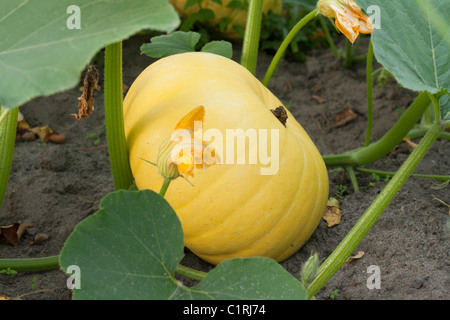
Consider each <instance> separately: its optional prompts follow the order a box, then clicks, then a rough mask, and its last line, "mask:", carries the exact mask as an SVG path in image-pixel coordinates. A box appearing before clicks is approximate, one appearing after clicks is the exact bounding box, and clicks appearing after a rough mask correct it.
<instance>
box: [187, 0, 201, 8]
mask: <svg viewBox="0 0 450 320" xmlns="http://www.w3.org/2000/svg"><path fill="white" fill-rule="evenodd" d="M202 2H203V0H187V1H186V4H185V5H184V10H186V9H188V8H190V7H193V6H195V5H196V4H201V3H202Z"/></svg>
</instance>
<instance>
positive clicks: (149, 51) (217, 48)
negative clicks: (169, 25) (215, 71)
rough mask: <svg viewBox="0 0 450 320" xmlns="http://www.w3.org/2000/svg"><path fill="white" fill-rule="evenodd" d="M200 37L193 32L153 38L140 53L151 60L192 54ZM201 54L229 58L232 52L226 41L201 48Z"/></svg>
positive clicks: (213, 42) (178, 32)
mask: <svg viewBox="0 0 450 320" xmlns="http://www.w3.org/2000/svg"><path fill="white" fill-rule="evenodd" d="M200 37H201V35H200V34H199V33H198V32H193V31H188V32H184V31H176V32H173V33H172V34H169V35H162V36H157V37H153V38H152V39H151V43H146V44H143V45H142V46H141V51H142V53H145V54H146V55H148V56H149V57H152V58H163V57H167V56H170V55H173V54H178V53H184V52H194V51H195V46H196V45H197V43H198V42H199V40H200ZM201 51H203V52H210V53H215V54H218V55H222V56H224V57H227V58H231V56H232V54H233V50H232V47H231V43H230V42H227V41H212V42H209V43H207V44H205V45H204V46H203V48H202V49H201Z"/></svg>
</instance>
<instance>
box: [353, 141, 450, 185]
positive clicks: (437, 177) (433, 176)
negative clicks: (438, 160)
mask: <svg viewBox="0 0 450 320" xmlns="http://www.w3.org/2000/svg"><path fill="white" fill-rule="evenodd" d="M438 139H439V136H438ZM353 169H354V170H355V171H358V172H360V173H364V174H376V175H377V176H380V177H392V176H394V175H395V172H392V171H383V170H375V169H369V168H361V167H354V168H353ZM411 177H415V178H428V179H434V180H437V181H443V182H446V181H448V180H450V176H444V175H437V174H422V173H413V174H411Z"/></svg>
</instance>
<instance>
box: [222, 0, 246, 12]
mask: <svg viewBox="0 0 450 320" xmlns="http://www.w3.org/2000/svg"><path fill="white" fill-rule="evenodd" d="M226 7H227V8H233V9H241V10H247V8H248V2H247V1H246V0H231V1H230V2H229V3H228V4H227V5H226Z"/></svg>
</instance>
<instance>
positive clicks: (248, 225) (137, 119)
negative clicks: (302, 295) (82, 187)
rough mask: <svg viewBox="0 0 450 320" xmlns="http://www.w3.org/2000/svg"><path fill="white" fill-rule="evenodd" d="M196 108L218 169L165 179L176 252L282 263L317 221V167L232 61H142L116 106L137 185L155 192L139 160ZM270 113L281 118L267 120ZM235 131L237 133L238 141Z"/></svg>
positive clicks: (321, 172)
mask: <svg viewBox="0 0 450 320" xmlns="http://www.w3.org/2000/svg"><path fill="white" fill-rule="evenodd" d="M199 106H203V108H204V121H203V124H202V133H203V138H204V140H205V141H206V140H210V141H212V142H214V146H215V147H216V149H215V150H216V151H217V155H218V156H219V155H220V158H221V159H220V160H221V162H222V164H214V165H211V166H209V167H208V168H207V169H205V170H200V169H196V170H195V171H194V176H193V177H189V178H188V179H189V181H190V182H188V181H186V180H185V179H182V178H177V179H174V180H172V182H171V184H170V186H169V188H168V190H167V193H166V195H165V198H166V199H167V200H168V202H169V203H170V204H171V206H172V207H173V209H174V210H175V212H176V213H177V215H178V217H179V219H180V221H181V225H182V228H183V232H184V236H185V245H186V247H188V248H189V249H190V250H191V251H192V252H194V253H195V254H196V255H197V256H199V257H200V258H202V259H203V260H205V261H207V262H210V263H212V264H218V263H220V262H221V261H223V260H225V259H228V258H233V257H249V256H265V257H269V258H272V259H275V260H277V261H282V260H285V259H286V258H288V257H290V256H291V255H292V254H293V253H295V252H296V251H297V250H298V249H299V248H300V247H301V246H302V245H303V244H304V243H305V241H306V240H307V239H308V238H309V237H310V236H311V234H312V233H313V232H314V230H315V229H316V227H317V225H318V224H319V222H320V220H321V218H322V214H323V211H324V209H325V207H326V203H327V198H328V175H327V170H326V167H325V164H324V161H323V159H322V157H321V155H320V154H319V152H318V150H317V148H316V146H315V145H314V143H313V142H312V140H311V139H310V137H309V136H308V134H307V133H306V132H305V130H304V129H303V128H302V127H301V126H300V124H299V123H298V122H297V121H296V120H295V119H294V117H293V116H292V115H291V113H290V112H289V111H288V110H286V109H285V108H284V106H283V104H282V103H281V102H280V100H278V99H277V98H276V97H275V96H274V95H273V94H272V93H271V92H270V91H269V90H268V89H267V88H266V87H265V86H263V85H262V84H261V82H260V81H259V80H258V79H257V78H255V77H254V76H253V75H252V74H251V73H250V72H249V71H248V70H247V69H245V68H244V67H242V66H241V65H240V64H238V63H236V62H234V61H233V60H230V59H227V58H224V57H222V56H219V55H215V54H210V53H201V52H191V53H182V54H177V55H173V56H169V57H167V58H163V59H160V60H158V61H157V62H155V63H153V64H151V65H150V66H149V67H147V68H146V69H145V70H144V71H143V72H142V73H141V74H140V75H139V76H138V78H137V79H136V80H135V81H134V83H133V84H132V86H131V87H130V89H129V91H128V93H127V95H126V97H125V100H124V123H125V133H126V138H127V145H128V149H129V155H130V165H131V169H132V173H133V176H134V178H135V182H136V185H137V187H138V188H139V189H152V190H154V191H155V192H159V190H160V188H161V185H162V183H163V178H162V176H161V174H160V173H159V172H158V169H157V168H156V167H155V166H153V165H151V164H149V163H148V162H146V161H144V160H143V159H145V160H148V161H152V162H156V159H157V156H158V150H159V147H160V146H161V144H162V142H163V141H164V140H165V139H167V137H170V136H171V133H172V132H173V130H174V127H175V126H176V125H177V123H178V122H179V121H180V119H182V118H183V117H184V116H185V115H186V114H188V113H189V112H191V110H193V109H195V108H198V107H199ZM280 106H281V108H278V107H280ZM277 108H278V111H286V113H285V114H286V115H287V120H285V119H283V118H282V117H281V120H282V121H280V120H279V119H278V118H277V117H276V116H275V115H274V112H273V111H271V110H274V109H275V110H276V109H277ZM284 120H285V124H283V123H282V122H283V121H284ZM207 133H214V134H215V135H211V136H214V138H211V137H209V139H207V138H206V135H207ZM227 133H228V134H229V135H227ZM238 133H241V135H239V134H238ZM242 134H246V135H247V136H246V137H244V138H245V139H242V140H241V141H240V143H241V144H239V137H241V138H242V136H243V135H242ZM221 144H222V148H221ZM242 150H244V151H242ZM221 151H222V152H221ZM242 152H244V155H243V153H242ZM239 157H240V158H239ZM255 158H256V160H255Z"/></svg>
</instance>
